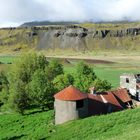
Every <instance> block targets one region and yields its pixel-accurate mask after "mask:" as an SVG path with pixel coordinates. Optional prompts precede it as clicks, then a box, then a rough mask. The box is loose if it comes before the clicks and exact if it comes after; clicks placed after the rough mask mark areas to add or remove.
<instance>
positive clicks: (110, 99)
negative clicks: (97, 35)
mask: <svg viewBox="0 0 140 140" xmlns="http://www.w3.org/2000/svg"><path fill="white" fill-rule="evenodd" d="M100 95H102V96H103V97H104V99H105V100H106V101H107V102H108V103H110V104H112V105H114V106H116V107H119V108H122V106H121V105H120V103H119V102H118V101H117V99H116V98H115V96H114V95H113V94H112V92H105V93H101V94H100Z"/></svg>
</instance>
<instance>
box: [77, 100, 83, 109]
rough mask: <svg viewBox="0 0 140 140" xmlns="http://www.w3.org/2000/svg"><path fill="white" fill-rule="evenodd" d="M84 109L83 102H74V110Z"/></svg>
mask: <svg viewBox="0 0 140 140" xmlns="http://www.w3.org/2000/svg"><path fill="white" fill-rule="evenodd" d="M83 107H84V100H79V101H76V109H79V108H83Z"/></svg>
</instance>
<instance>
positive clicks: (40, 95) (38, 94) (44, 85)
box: [29, 69, 54, 110]
mask: <svg viewBox="0 0 140 140" xmlns="http://www.w3.org/2000/svg"><path fill="white" fill-rule="evenodd" d="M29 88H30V93H31V99H32V101H33V102H34V103H35V104H36V105H37V106H39V107H40V108H41V109H42V110H44V109H45V108H46V107H47V108H48V109H50V108H52V102H53V94H54V92H53V91H54V88H53V85H52V82H51V81H49V80H48V79H47V76H46V74H45V72H44V71H43V70H41V69H40V70H37V71H35V73H34V75H33V76H32V81H31V82H30V83H29Z"/></svg>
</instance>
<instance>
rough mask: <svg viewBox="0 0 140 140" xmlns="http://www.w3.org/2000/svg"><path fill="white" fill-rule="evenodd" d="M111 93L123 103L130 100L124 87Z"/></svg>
mask: <svg viewBox="0 0 140 140" xmlns="http://www.w3.org/2000/svg"><path fill="white" fill-rule="evenodd" d="M113 94H114V95H115V96H117V97H118V98H119V99H120V100H121V101H122V102H124V103H125V102H129V101H131V98H130V96H129V94H128V92H127V90H126V89H118V90H116V91H113Z"/></svg>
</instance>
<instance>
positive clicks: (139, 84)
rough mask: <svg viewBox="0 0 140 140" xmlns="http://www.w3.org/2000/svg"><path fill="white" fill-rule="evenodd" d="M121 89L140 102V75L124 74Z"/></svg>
mask: <svg viewBox="0 0 140 140" xmlns="http://www.w3.org/2000/svg"><path fill="white" fill-rule="evenodd" d="M120 87H121V88H126V89H127V90H128V91H129V93H130V94H131V95H132V96H133V97H135V99H137V100H139V101H140V74H123V75H121V76H120Z"/></svg>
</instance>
